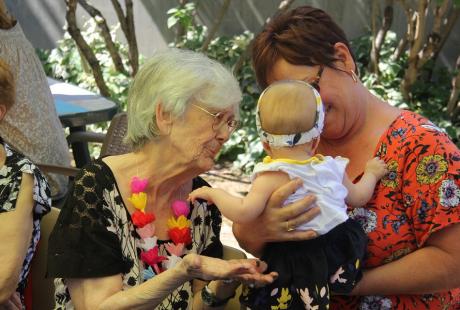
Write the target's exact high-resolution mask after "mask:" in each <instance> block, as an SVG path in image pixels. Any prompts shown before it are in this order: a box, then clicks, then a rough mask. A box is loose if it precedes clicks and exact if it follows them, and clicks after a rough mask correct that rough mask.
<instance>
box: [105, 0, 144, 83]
mask: <svg viewBox="0 0 460 310" xmlns="http://www.w3.org/2000/svg"><path fill="white" fill-rule="evenodd" d="M111 2H112V6H113V8H114V9H115V13H116V14H117V17H118V21H119V22H120V27H121V30H122V31H123V34H124V35H125V38H126V41H127V42H128V50H129V63H130V65H131V75H132V76H135V75H136V73H137V70H138V69H139V52H138V48H137V40H136V33H135V29H134V18H133V2H132V1H131V0H125V5H126V16H125V14H124V13H123V9H122V7H121V5H120V3H119V2H118V0H111Z"/></svg>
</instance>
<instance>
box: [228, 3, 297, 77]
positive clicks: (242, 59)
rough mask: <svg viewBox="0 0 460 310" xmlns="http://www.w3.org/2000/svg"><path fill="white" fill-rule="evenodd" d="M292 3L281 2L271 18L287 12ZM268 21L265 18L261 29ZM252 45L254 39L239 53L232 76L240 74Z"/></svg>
mask: <svg viewBox="0 0 460 310" xmlns="http://www.w3.org/2000/svg"><path fill="white" fill-rule="evenodd" d="M294 1H295V0H282V1H281V2H280V4H279V5H278V9H277V10H276V12H275V14H273V16H276V15H277V14H279V13H281V12H284V11H287V10H288V9H289V7H290V6H291V5H292V3H293V2H294ZM269 21H270V18H267V20H266V21H265V23H264V25H263V26H262V29H263V27H265V25H266V24H267V23H268V22H269ZM253 44H254V39H252V40H251V42H249V44H248V46H246V49H245V50H244V51H243V53H241V55H240V57H239V58H238V60H237V61H236V63H235V65H234V66H233V74H234V75H238V73H239V72H240V70H241V68H242V67H243V64H244V62H245V61H246V58H247V57H248V56H249V53H250V51H251V49H252V45H253Z"/></svg>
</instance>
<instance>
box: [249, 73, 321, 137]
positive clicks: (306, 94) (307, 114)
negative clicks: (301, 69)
mask: <svg viewBox="0 0 460 310" xmlns="http://www.w3.org/2000/svg"><path fill="white" fill-rule="evenodd" d="M258 104H259V117H260V124H261V127H262V129H263V130H264V131H265V132H267V133H271V134H276V135H287V134H295V133H300V132H305V131H308V130H310V129H311V128H313V126H314V125H315V120H316V97H315V95H314V93H313V91H312V89H311V87H309V86H308V85H307V84H306V83H305V82H302V81H295V80H286V81H278V82H275V83H273V84H271V85H270V86H269V88H268V89H266V90H265V92H264V93H262V95H261V97H260V99H259V103H258Z"/></svg>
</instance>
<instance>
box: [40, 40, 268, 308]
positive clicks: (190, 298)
mask: <svg viewBox="0 0 460 310" xmlns="http://www.w3.org/2000/svg"><path fill="white" fill-rule="evenodd" d="M240 101H241V92H240V90H239V87H238V83H237V81H236V80H235V78H234V77H233V76H232V75H231V73H229V72H228V71H227V70H226V69H225V68H224V67H223V66H222V65H221V64H219V63H217V62H215V61H213V60H210V59H208V58H207V57H206V56H204V55H202V54H198V53H194V52H190V51H184V50H178V49H168V50H166V51H163V52H159V53H156V54H155V55H154V56H153V57H152V58H151V59H150V60H149V61H148V62H147V63H146V64H145V65H144V66H143V67H142V69H141V70H140V71H139V73H138V74H137V76H136V78H135V79H134V82H133V84H132V86H131V89H130V93H129V98H128V133H127V137H126V139H127V141H128V142H129V143H131V144H132V146H133V149H134V151H133V152H132V153H128V154H124V155H117V156H108V157H104V158H102V159H98V160H96V161H94V162H93V163H91V164H89V165H87V166H86V167H85V168H83V169H82V171H81V172H80V174H79V175H78V176H77V177H76V180H75V185H74V187H73V189H72V190H71V192H70V194H69V197H68V198H67V200H66V203H65V205H64V207H63V208H62V211H61V214H60V216H59V219H58V221H57V224H56V226H55V228H54V231H53V232H52V234H51V237H50V242H49V244H50V248H49V253H48V254H49V256H48V276H50V277H56V278H58V279H56V281H55V283H56V294H55V297H56V298H55V299H56V308H58V309H73V308H77V309H111V310H114V309H147V308H148V309H152V308H154V307H156V309H168V310H169V309H191V308H192V307H193V308H194V309H207V308H210V309H218V308H222V307H223V306H224V305H225V303H226V302H227V301H228V299H230V298H231V297H232V296H233V295H234V293H235V289H236V287H237V286H238V284H239V282H245V283H251V284H256V285H265V284H268V283H271V282H273V280H274V278H275V277H276V276H277V275H276V274H275V273H270V274H265V275H264V274H262V273H263V272H264V271H265V269H266V264H264V263H263V262H260V261H258V260H230V261H224V260H222V259H220V258H221V257H222V244H221V242H220V240H219V232H220V225H221V216H220V213H219V211H218V209H217V208H216V207H215V206H214V205H209V204H207V203H206V202H204V201H197V202H195V203H194V204H193V205H192V204H189V203H187V202H186V199H187V197H188V194H189V193H190V192H191V191H192V190H193V189H196V188H199V187H201V186H203V185H205V184H206V182H205V181H204V180H203V179H201V178H200V177H198V175H199V174H201V173H203V172H206V171H208V170H209V169H211V168H212V167H213V165H214V158H215V156H216V154H217V153H218V152H219V150H220V149H221V147H222V145H223V143H225V142H226V141H227V140H228V138H229V136H230V134H231V133H232V132H233V131H234V129H235V128H236V126H237V124H238V120H237V117H238V105H239V103H240ZM229 280H238V281H229Z"/></svg>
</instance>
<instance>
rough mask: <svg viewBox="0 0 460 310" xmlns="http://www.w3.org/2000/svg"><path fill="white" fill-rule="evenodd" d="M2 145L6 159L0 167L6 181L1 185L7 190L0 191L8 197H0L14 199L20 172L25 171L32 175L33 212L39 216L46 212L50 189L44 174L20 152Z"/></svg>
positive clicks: (48, 206)
mask: <svg viewBox="0 0 460 310" xmlns="http://www.w3.org/2000/svg"><path fill="white" fill-rule="evenodd" d="M3 146H4V149H5V154H6V160H5V165H4V166H3V167H2V168H1V178H2V179H4V180H6V183H5V182H2V183H4V184H2V185H3V186H6V187H8V190H2V192H5V194H7V196H8V198H6V197H2V200H4V199H9V200H10V201H15V200H16V198H17V194H18V192H19V189H20V186H21V181H22V174H23V173H27V174H30V175H32V177H33V179H34V185H33V188H32V195H33V199H34V201H35V208H34V213H35V214H37V215H39V216H41V215H44V214H46V213H48V212H49V210H50V208H51V190H50V187H49V184H48V182H47V180H46V178H45V177H44V175H43V174H42V173H41V171H40V170H39V169H38V167H37V166H36V165H35V164H34V163H33V162H32V161H31V160H30V159H29V158H27V157H26V156H24V155H23V154H22V153H21V152H19V151H16V150H15V149H13V148H12V147H10V146H9V145H8V144H6V143H3ZM2 196H3V195H2Z"/></svg>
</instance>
